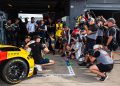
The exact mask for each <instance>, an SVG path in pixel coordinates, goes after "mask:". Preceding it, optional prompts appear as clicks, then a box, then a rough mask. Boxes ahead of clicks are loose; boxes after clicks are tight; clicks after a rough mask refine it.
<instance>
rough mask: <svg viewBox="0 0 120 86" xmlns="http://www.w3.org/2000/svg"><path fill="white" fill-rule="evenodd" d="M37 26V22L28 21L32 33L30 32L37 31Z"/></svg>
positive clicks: (28, 27)
mask: <svg viewBox="0 0 120 86" xmlns="http://www.w3.org/2000/svg"><path fill="white" fill-rule="evenodd" d="M35 26H38V25H37V23H31V21H30V22H28V23H27V27H26V28H27V31H28V32H29V33H30V32H35Z"/></svg>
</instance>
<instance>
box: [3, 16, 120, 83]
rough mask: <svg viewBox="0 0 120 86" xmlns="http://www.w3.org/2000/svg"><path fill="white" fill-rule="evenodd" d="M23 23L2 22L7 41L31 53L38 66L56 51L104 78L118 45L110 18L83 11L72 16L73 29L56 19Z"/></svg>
mask: <svg viewBox="0 0 120 86" xmlns="http://www.w3.org/2000/svg"><path fill="white" fill-rule="evenodd" d="M25 20H26V21H25V22H24V23H23V22H22V21H21V20H20V19H16V20H15V22H14V23H12V22H11V20H8V21H7V23H6V24H5V31H6V38H7V44H10V45H15V46H18V47H22V48H24V49H26V50H28V51H29V52H31V55H32V57H33V58H34V60H35V64H40V65H42V66H46V65H52V64H55V61H54V60H50V59H48V58H47V59H46V58H44V54H46V53H48V52H50V53H52V54H53V55H55V54H56V53H59V54H60V55H61V57H67V58H68V59H72V60H74V59H76V60H77V61H78V62H79V64H78V65H80V66H87V68H89V70H90V71H91V72H93V73H95V74H97V75H99V76H100V80H101V81H104V80H105V79H106V78H107V74H106V72H110V71H111V70H112V69H113V65H114V61H113V59H114V54H113V53H112V54H110V53H109V51H111V52H112V51H115V50H116V49H117V48H118V44H119V41H117V40H118V39H117V36H119V34H118V31H119V28H118V27H117V25H116V21H115V19H114V18H109V19H108V20H106V19H105V18H104V17H103V16H98V17H97V18H93V17H92V16H91V15H89V14H87V16H85V15H83V14H82V15H81V16H79V17H77V18H76V20H75V22H76V25H75V27H74V28H69V26H67V24H66V23H65V22H64V23H63V22H62V21H61V20H60V19H58V20H57V22H56V23H54V22H53V21H52V20H51V19H50V18H49V19H47V20H40V21H37V22H36V21H35V18H34V17H32V18H31V21H27V19H25Z"/></svg>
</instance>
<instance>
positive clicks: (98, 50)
mask: <svg viewBox="0 0 120 86" xmlns="http://www.w3.org/2000/svg"><path fill="white" fill-rule="evenodd" d="M93 49H94V54H93V55H89V59H90V61H91V62H94V61H95V60H96V62H97V64H96V65H92V66H90V68H89V70H90V72H92V73H95V74H97V75H98V76H100V77H101V78H100V81H104V80H105V79H106V78H107V77H108V76H107V74H106V72H110V71H111V70H112V69H113V64H114V62H113V60H112V58H111V57H110V55H109V54H108V53H107V52H106V51H104V50H103V49H102V46H101V45H94V47H93Z"/></svg>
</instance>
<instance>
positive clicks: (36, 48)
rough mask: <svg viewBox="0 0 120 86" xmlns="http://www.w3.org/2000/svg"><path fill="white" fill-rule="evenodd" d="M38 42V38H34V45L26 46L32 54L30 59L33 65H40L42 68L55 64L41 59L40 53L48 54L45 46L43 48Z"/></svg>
mask: <svg viewBox="0 0 120 86" xmlns="http://www.w3.org/2000/svg"><path fill="white" fill-rule="evenodd" d="M40 40H41V39H40V36H36V37H35V43H32V44H30V45H26V47H27V48H31V53H32V57H33V59H34V62H35V64H37V65H41V66H42V67H43V66H48V65H53V64H55V61H53V60H49V59H46V58H43V57H42V53H41V52H42V50H43V51H44V52H45V53H48V52H49V50H48V48H47V47H46V46H45V45H44V46H43V45H42V44H41V43H40Z"/></svg>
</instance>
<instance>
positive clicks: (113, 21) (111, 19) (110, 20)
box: [108, 18, 116, 24]
mask: <svg viewBox="0 0 120 86" xmlns="http://www.w3.org/2000/svg"><path fill="white" fill-rule="evenodd" d="M108 22H112V23H113V24H115V23H116V21H115V19H114V18H109V19H108Z"/></svg>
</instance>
